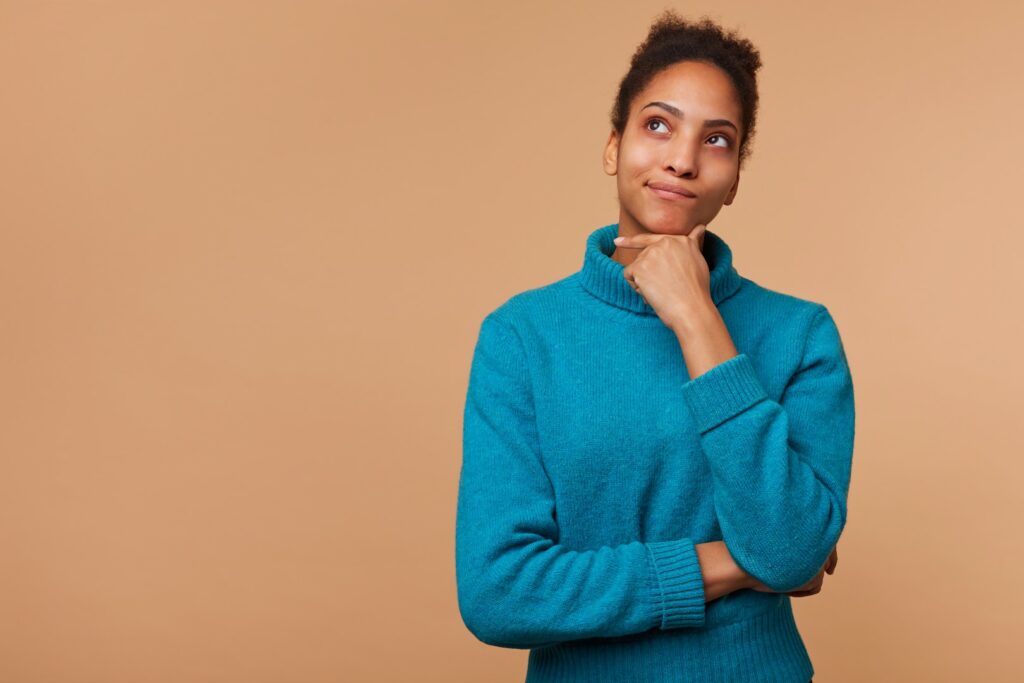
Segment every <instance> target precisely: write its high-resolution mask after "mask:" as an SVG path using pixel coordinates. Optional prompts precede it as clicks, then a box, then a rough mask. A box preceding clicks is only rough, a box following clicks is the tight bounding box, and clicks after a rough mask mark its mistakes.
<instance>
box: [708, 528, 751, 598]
mask: <svg viewBox="0 0 1024 683" xmlns="http://www.w3.org/2000/svg"><path fill="white" fill-rule="evenodd" d="M694 547H695V548H696V549H697V560H698V561H699V562H700V568H701V574H702V575H703V577H704V601H705V602H711V601H712V600H714V599H716V598H720V597H722V596H723V595H727V594H729V593H732V592H733V591H737V590H740V589H742V588H750V587H751V586H752V585H753V584H754V579H753V577H751V576H750V575H749V574H747V573H746V572H744V571H743V569H741V568H740V566H739V565H738V564H736V561H735V560H733V558H732V555H731V554H730V553H729V549H728V548H727V547H726V545H725V541H710V542H708V543H697V544H695V545H694Z"/></svg>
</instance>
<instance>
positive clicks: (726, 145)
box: [708, 133, 732, 147]
mask: <svg viewBox="0 0 1024 683" xmlns="http://www.w3.org/2000/svg"><path fill="white" fill-rule="evenodd" d="M711 138H719V139H721V140H724V141H725V144H724V145H719V146H720V147H728V146H730V145H731V144H732V143H731V142H730V141H729V138H727V137H725V136H724V135H719V134H718V133H715V134H714V135H712V136H711ZM711 138H708V139H709V140H710V139H711Z"/></svg>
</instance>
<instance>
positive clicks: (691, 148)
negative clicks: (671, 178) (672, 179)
mask: <svg viewBox="0 0 1024 683" xmlns="http://www.w3.org/2000/svg"><path fill="white" fill-rule="evenodd" d="M699 145H700V141H699V140H696V139H691V138H689V137H686V136H680V138H679V140H678V141H677V142H676V144H674V145H671V146H670V147H668V148H667V149H668V155H667V156H666V157H665V170H666V171H668V172H669V173H671V174H672V175H676V176H680V177H682V178H696V177H697V171H698V161H697V157H698V154H697V152H698V150H699Z"/></svg>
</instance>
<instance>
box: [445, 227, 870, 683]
mask: <svg viewBox="0 0 1024 683" xmlns="http://www.w3.org/2000/svg"><path fill="white" fill-rule="evenodd" d="M618 227H619V226H618V224H617V223H613V224H611V225H606V226H603V227H601V228H598V229H597V230H595V231H593V232H592V233H591V234H590V235H589V236H588V237H587V240H586V248H585V251H584V258H583V266H582V268H581V269H580V270H579V271H578V272H576V273H573V274H572V275H570V276H568V277H565V278H563V279H560V280H558V281H556V282H553V283H550V284H547V285H544V286H542V287H537V288H534V289H530V290H527V291H523V292H520V293H518V294H516V295H514V296H512V297H511V298H509V299H508V300H507V301H505V302H504V303H502V304H501V305H500V306H498V307H497V308H496V309H494V310H493V311H491V312H490V313H488V314H487V315H486V317H485V318H484V319H483V321H482V322H481V324H480V327H479V333H478V338H477V341H476V346H475V349H474V352H473V358H472V363H471V366H470V369H469V378H468V391H467V394H466V403H465V411H464V420H463V453H462V465H461V471H460V474H459V483H458V502H457V513H456V525H455V526H456V528H455V541H456V543H455V569H456V583H457V593H458V605H459V610H460V613H461V615H462V619H463V621H464V622H465V624H466V626H467V628H468V629H469V630H470V631H471V632H472V634H473V635H474V636H476V638H478V639H479V640H480V641H482V642H484V643H487V644H490V645H495V646H500V647H506V648H520V649H529V650H530V653H529V659H528V665H527V675H526V680H527V681H528V682H532V683H545V682H552V683H553V682H560V683H568V682H579V683H583V682H586V683H595V682H597V681H614V682H616V683H628V682H630V681H644V682H647V683H660V682H662V681H673V682H698V681H699V682H700V683H736V682H739V681H742V682H752V681H766V682H768V681H771V682H773V683H785V682H788V681H792V682H794V683H806V681H807V680H808V679H810V678H811V677H812V675H813V674H814V668H813V666H812V664H811V660H810V657H809V656H808V653H807V650H806V648H805V647H804V643H803V641H802V639H801V637H800V634H799V631H798V630H797V626H796V622H795V620H794V616H793V611H792V604H791V600H792V598H791V597H790V596H787V595H785V594H784V593H785V592H786V591H792V590H795V589H797V588H798V587H800V586H802V585H803V584H805V583H807V582H808V581H810V580H811V579H813V578H814V577H815V576H816V575H817V574H818V572H819V571H820V570H821V568H822V567H823V565H824V564H825V563H826V561H827V560H828V558H829V555H830V553H831V551H832V548H833V547H834V546H835V545H836V543H837V541H838V540H839V536H840V534H841V533H842V531H843V528H844V526H845V524H846V514H847V494H848V490H849V484H850V472H851V465H852V459H853V440H854V396H853V382H852V377H851V373H850V369H849V366H848V363H847V358H846V354H845V351H844V348H843V344H842V341H841V340H840V336H839V331H838V329H837V327H836V324H835V322H834V320H833V318H832V315H831V314H830V312H829V310H828V309H827V308H826V307H825V306H824V305H822V304H820V303H816V302H813V301H809V300H806V299H801V298H798V297H795V296H791V295H788V294H784V293H781V292H776V291H772V290H769V289H767V288H765V287H762V286H760V285H758V284H757V283H755V282H753V281H752V280H750V279H748V278H746V277H743V276H741V275H740V274H739V273H738V272H737V271H736V268H735V267H734V265H733V258H732V251H731V249H730V248H729V246H728V245H727V244H726V242H725V241H724V240H723V239H722V238H721V237H720V236H719V235H717V234H715V233H713V232H711V231H710V230H708V231H707V232H706V233H705V237H704V247H703V253H704V257H705V259H706V260H707V262H708V266H709V269H710V272H711V297H712V300H713V301H714V303H715V305H716V306H717V307H718V310H719V312H720V314H721V315H722V318H723V320H724V321H725V324H726V327H727V328H728V330H729V333H730V335H731V337H732V339H733V342H734V344H735V346H736V349H737V351H738V355H736V356H734V357H732V358H730V359H729V360H727V361H725V362H722V363H720V364H719V365H717V366H715V367H713V368H711V369H710V370H708V371H707V372H705V373H703V374H701V375H699V376H697V377H695V378H692V379H691V378H690V376H689V373H688V372H687V369H686V364H685V362H684V357H683V354H682V350H681V347H680V342H679V339H678V338H677V337H676V334H675V333H674V332H673V331H672V330H670V329H669V328H668V327H666V326H665V325H664V323H663V322H662V321H661V319H660V318H659V317H658V316H657V314H656V313H655V310H654V309H653V308H652V307H651V306H649V305H648V304H647V303H646V302H645V301H644V300H643V298H642V297H641V296H640V295H639V294H638V293H637V292H636V291H634V290H633V288H632V287H630V285H629V283H628V282H626V280H625V278H624V277H623V275H622V272H623V266H622V264H620V263H618V262H616V261H614V260H613V259H612V258H611V254H612V253H613V252H614V250H615V245H614V243H613V242H612V240H613V238H614V237H615V236H616V235H617V234H618ZM716 540H724V541H725V543H726V545H727V547H728V549H729V552H730V554H731V555H732V556H733V558H734V559H735V561H736V563H737V564H738V565H739V566H740V567H741V568H742V569H743V570H744V571H746V572H747V573H748V574H750V575H751V576H753V577H754V578H756V579H757V580H759V581H760V582H762V583H763V584H765V585H766V586H768V587H769V588H771V589H772V590H773V591H776V592H761V591H755V590H752V589H743V590H738V591H734V592H732V593H729V594H728V595H725V596H722V597H719V598H717V599H715V600H712V601H710V602H705V593H704V584H703V579H702V573H701V567H700V564H699V562H698V559H697V553H696V549H695V544H697V543H704V542H708V541H716ZM802 599H814V598H813V597H808V598H802Z"/></svg>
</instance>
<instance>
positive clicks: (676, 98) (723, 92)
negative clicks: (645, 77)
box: [632, 61, 741, 123]
mask: <svg viewBox="0 0 1024 683" xmlns="http://www.w3.org/2000/svg"><path fill="white" fill-rule="evenodd" d="M653 100H660V101H662V102H667V103H669V104H673V105H675V106H677V107H678V108H680V109H682V110H683V111H684V112H685V113H686V114H687V115H689V114H690V113H691V112H692V113H693V115H694V116H695V117H697V118H700V119H714V118H730V119H732V120H734V121H736V122H737V123H738V122H739V118H740V113H741V107H740V101H739V94H738V93H737V92H736V87H735V86H734V85H733V83H732V79H730V78H729V76H727V75H726V73H725V72H724V71H722V70H721V69H719V68H718V67H717V66H715V65H713V64H708V63H706V62H696V61H686V62H677V63H675V64H673V65H671V66H668V67H666V68H664V69H662V70H661V71H659V72H658V73H657V74H655V75H654V76H653V77H652V78H651V80H650V82H649V83H648V84H647V85H646V86H645V87H644V89H643V90H641V91H640V93H638V94H637V96H636V98H635V99H634V100H633V107H632V108H633V110H634V111H635V110H637V109H640V108H641V107H643V106H644V105H646V104H647V103H648V102H651V101H653Z"/></svg>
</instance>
